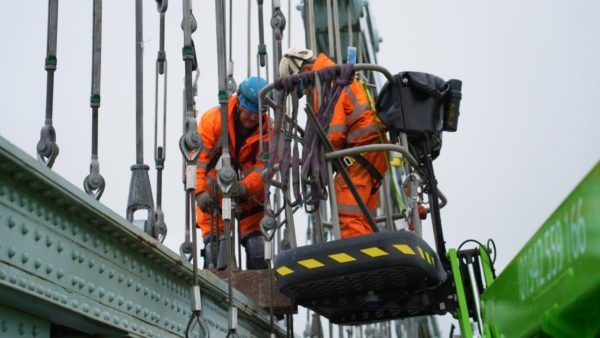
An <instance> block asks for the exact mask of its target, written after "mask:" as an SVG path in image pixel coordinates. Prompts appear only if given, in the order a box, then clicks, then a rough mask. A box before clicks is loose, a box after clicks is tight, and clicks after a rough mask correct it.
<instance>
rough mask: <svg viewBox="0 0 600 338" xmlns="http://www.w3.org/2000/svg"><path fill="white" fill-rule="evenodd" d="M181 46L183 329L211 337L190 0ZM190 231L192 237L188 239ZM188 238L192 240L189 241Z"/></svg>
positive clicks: (185, 4) (186, 3)
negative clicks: (186, 281) (205, 311)
mask: <svg viewBox="0 0 600 338" xmlns="http://www.w3.org/2000/svg"><path fill="white" fill-rule="evenodd" d="M182 7H183V21H182V29H183V49H182V56H183V61H184V64H185V77H184V99H185V119H184V122H183V123H184V125H183V135H182V136H181V138H180V139H179V150H180V151H181V155H182V156H183V159H184V161H185V173H186V174H185V177H184V178H185V184H184V186H185V232H186V234H185V236H186V237H185V239H184V242H183V244H182V245H181V247H180V249H179V250H180V252H181V254H182V256H183V257H184V258H188V259H190V258H191V259H192V264H193V281H192V286H191V288H190V297H191V298H192V302H191V303H192V313H191V315H190V319H189V321H188V324H187V326H186V329H185V337H186V338H189V337H195V336H196V335H193V334H192V333H193V331H194V330H195V329H196V328H200V329H201V330H202V336H203V337H207V338H208V337H210V332H209V330H208V326H207V325H206V321H205V320H204V318H203V316H202V294H201V290H200V284H199V281H198V280H199V278H198V240H197V235H196V231H197V229H196V200H195V192H196V163H197V161H198V157H199V156H200V152H201V151H202V149H203V148H204V146H203V144H202V138H201V137H200V134H198V129H197V127H196V118H195V116H194V97H193V95H194V94H193V92H194V89H193V87H194V85H193V84H192V72H193V71H194V70H197V67H198V66H197V63H196V52H195V50H194V44H193V42H192V33H193V32H194V31H195V30H196V28H197V24H196V19H195V18H194V15H193V14H192V5H191V0H183V6H182ZM190 233H191V238H190ZM190 239H191V242H190Z"/></svg>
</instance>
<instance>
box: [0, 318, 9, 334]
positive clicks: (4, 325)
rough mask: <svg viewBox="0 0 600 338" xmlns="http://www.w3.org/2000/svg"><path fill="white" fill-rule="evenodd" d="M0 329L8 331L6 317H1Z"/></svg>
mask: <svg viewBox="0 0 600 338" xmlns="http://www.w3.org/2000/svg"><path fill="white" fill-rule="evenodd" d="M0 330H2V332H6V331H8V322H7V321H6V319H2V323H0Z"/></svg>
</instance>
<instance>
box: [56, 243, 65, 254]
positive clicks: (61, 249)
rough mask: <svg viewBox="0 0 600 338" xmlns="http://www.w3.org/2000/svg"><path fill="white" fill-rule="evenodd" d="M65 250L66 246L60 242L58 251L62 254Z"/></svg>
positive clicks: (57, 247)
mask: <svg viewBox="0 0 600 338" xmlns="http://www.w3.org/2000/svg"><path fill="white" fill-rule="evenodd" d="M64 249H65V245H64V244H63V243H62V242H58V245H56V251H57V252H58V253H61V252H62V251H63V250H64Z"/></svg>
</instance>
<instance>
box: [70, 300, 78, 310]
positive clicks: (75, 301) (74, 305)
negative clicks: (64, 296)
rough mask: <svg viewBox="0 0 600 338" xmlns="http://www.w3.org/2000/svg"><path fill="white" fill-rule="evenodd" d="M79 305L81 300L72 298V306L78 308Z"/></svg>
mask: <svg viewBox="0 0 600 338" xmlns="http://www.w3.org/2000/svg"><path fill="white" fill-rule="evenodd" d="M78 306H79V302H78V301H77V299H71V307H73V308H77V307H78Z"/></svg>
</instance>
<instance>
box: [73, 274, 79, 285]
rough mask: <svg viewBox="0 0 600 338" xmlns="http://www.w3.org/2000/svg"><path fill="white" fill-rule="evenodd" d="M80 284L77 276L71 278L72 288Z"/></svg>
mask: <svg viewBox="0 0 600 338" xmlns="http://www.w3.org/2000/svg"><path fill="white" fill-rule="evenodd" d="M78 282H79V278H77V276H73V277H71V286H75V285H77V283H78Z"/></svg>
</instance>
